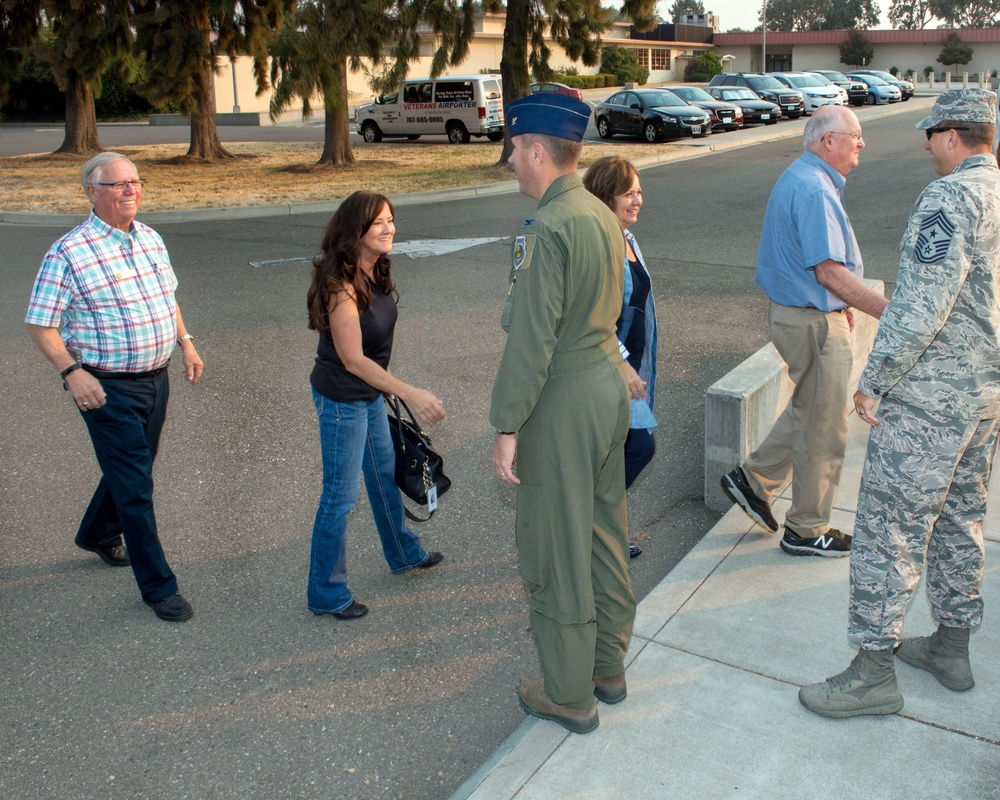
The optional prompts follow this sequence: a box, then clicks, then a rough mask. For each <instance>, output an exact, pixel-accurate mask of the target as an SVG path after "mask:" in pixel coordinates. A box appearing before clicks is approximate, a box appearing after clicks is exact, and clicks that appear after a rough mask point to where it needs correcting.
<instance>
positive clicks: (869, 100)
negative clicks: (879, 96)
mask: <svg viewBox="0 0 1000 800" xmlns="http://www.w3.org/2000/svg"><path fill="white" fill-rule="evenodd" d="M865 102H866V103H867V104H868V105H870V106H873V105H875V104H876V103H877V102H878V100H876V99H875V95H873V94H871V93H869V94H868V95H867V96H866V97H865Z"/></svg>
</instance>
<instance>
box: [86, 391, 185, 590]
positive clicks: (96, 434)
mask: <svg viewBox="0 0 1000 800" xmlns="http://www.w3.org/2000/svg"><path fill="white" fill-rule="evenodd" d="M100 380H101V386H102V388H103V389H104V393H105V395H106V398H107V402H106V404H105V405H103V406H101V407H100V408H95V409H94V410H93V411H87V412H81V414H82V416H83V421H84V422H85V423H86V424H87V430H88V431H89V432H90V440H91V441H92V442H93V444H94V454H95V455H96V456H97V463H98V464H99V465H100V467H101V472H102V473H103V475H102V477H101V482H100V483H99V484H98V485H97V490H96V491H95V492H94V496H93V498H92V499H91V501H90V505H89V507H88V508H87V511H86V513H85V514H84V515H83V520H82V521H81V522H80V529H79V531H78V532H77V534H76V539H77V541H78V542H81V543H82V544H85V545H88V546H90V547H106V546H109V545H110V546H113V545H116V544H118V542H119V537H121V538H123V539H124V540H125V547H126V548H127V549H128V555H129V558H130V559H131V561H132V572H133V574H134V575H135V581H136V583H137V584H139V591H140V592H141V594H142V599H143V600H146V601H147V602H150V603H155V602H157V601H158V600H162V599H163V598H165V597H169V596H170V595H172V594H173V593H174V592H176V591H177V579H176V578H175V577H174V573H173V572H172V571H171V569H170V566H169V565H168V564H167V559H166V556H165V555H164V554H163V548H162V547H161V546H160V538H159V536H158V535H157V532H156V516H155V514H154V513H153V459H154V458H155V457H156V449H157V446H158V445H159V443H160V430H161V429H162V428H163V422H164V419H166V415H167V400H168V398H169V396H170V382H169V380H168V378H167V373H166V372H162V373H160V374H159V375H157V376H156V377H153V378H140V379H137V380H119V379H106V378H101V379H100Z"/></svg>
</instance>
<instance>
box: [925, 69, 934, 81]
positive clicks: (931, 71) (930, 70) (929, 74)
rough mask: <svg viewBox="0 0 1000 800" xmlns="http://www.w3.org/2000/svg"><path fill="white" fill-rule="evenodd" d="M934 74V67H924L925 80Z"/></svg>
mask: <svg viewBox="0 0 1000 800" xmlns="http://www.w3.org/2000/svg"><path fill="white" fill-rule="evenodd" d="M933 74H934V67H924V80H927V79H928V78H929V77H930V76H931V75H933Z"/></svg>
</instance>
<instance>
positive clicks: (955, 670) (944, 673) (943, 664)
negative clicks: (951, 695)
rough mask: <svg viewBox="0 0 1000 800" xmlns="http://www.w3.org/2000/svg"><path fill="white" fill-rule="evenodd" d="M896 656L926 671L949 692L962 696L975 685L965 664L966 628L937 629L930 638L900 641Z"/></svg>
mask: <svg viewBox="0 0 1000 800" xmlns="http://www.w3.org/2000/svg"><path fill="white" fill-rule="evenodd" d="M896 655H897V656H898V657H899V660H900V661H905V662H906V663H907V664H909V665H911V666H914V667H917V668H918V669H923V670H926V671H927V672H929V673H930V674H931V675H933V676H934V677H935V678H937V679H938V682H939V683H940V684H941V685H942V686H946V687H948V688H949V689H951V690H953V691H956V692H964V691H965V690H966V689H971V688H972V687H973V686H975V685H976V682H975V680H973V678H972V665H971V664H970V663H969V630H968V628H949V627H947V626H945V625H939V626H938V629H937V630H936V631H934V633H932V634H931V635H930V636H913V637H911V638H909V639H903V641H902V643H901V644H900V645H899V648H898V649H897V650H896Z"/></svg>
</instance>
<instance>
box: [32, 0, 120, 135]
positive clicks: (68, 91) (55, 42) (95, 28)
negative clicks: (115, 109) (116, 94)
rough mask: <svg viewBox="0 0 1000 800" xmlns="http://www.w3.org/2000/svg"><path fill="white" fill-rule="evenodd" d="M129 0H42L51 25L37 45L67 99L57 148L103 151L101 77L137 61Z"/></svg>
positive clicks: (38, 55)
mask: <svg viewBox="0 0 1000 800" xmlns="http://www.w3.org/2000/svg"><path fill="white" fill-rule="evenodd" d="M130 5H131V4H130V3H129V2H128V0H110V1H108V2H94V0H42V3H41V8H42V12H43V14H44V18H45V20H46V21H47V23H48V24H47V25H46V26H45V27H44V28H43V29H42V31H41V36H40V37H39V39H38V40H37V42H36V43H35V46H34V52H35V55H36V56H37V57H38V59H39V60H40V61H42V62H43V63H44V64H45V65H46V66H48V68H49V70H51V72H52V77H53V79H54V80H55V82H56V85H57V86H58V87H59V91H61V92H62V93H63V95H64V97H65V98H66V117H65V135H64V137H63V143H62V145H61V146H60V147H59V149H58V150H56V152H57V153H76V154H80V155H93V154H94V153H99V152H100V151H101V143H100V140H99V139H98V136H97V112H96V110H95V109H94V97H95V95H100V91H101V76H102V75H104V73H105V71H106V70H107V69H108V68H109V67H111V66H113V65H115V64H118V65H119V66H120V67H121V68H122V69H127V68H128V65H129V64H130V62H131V60H132V59H131V53H132V41H133V36H132V27H131V8H130Z"/></svg>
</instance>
